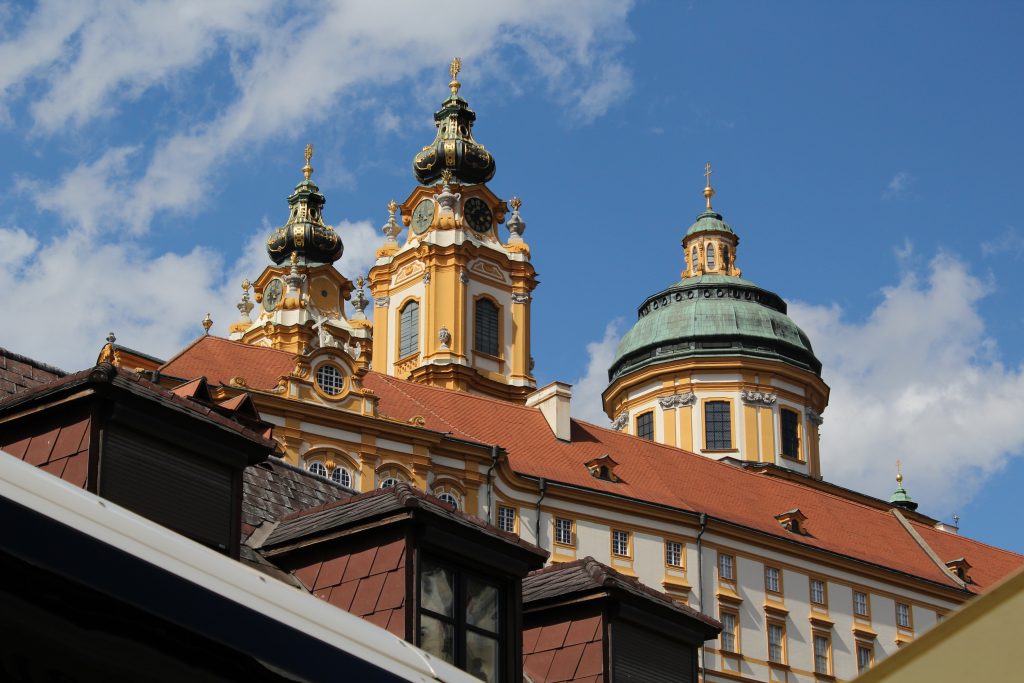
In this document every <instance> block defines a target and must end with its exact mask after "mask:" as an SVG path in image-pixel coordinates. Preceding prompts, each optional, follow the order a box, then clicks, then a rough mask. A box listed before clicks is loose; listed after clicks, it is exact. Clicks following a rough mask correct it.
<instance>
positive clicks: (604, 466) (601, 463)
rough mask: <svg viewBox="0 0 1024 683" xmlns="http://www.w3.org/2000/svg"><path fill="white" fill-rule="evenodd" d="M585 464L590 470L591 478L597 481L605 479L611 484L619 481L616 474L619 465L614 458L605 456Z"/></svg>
mask: <svg viewBox="0 0 1024 683" xmlns="http://www.w3.org/2000/svg"><path fill="white" fill-rule="evenodd" d="M585 464H586V466H587V469H588V470H590V476H592V477H594V478H595V479H604V480H605V481H611V482H617V481H619V477H618V475H616V474H615V468H616V467H617V466H618V464H619V463H617V462H615V460H613V459H612V456H610V455H608V454H605V455H602V456H600V457H597V458H594V459H593V460H588V461H587V462H586V463H585Z"/></svg>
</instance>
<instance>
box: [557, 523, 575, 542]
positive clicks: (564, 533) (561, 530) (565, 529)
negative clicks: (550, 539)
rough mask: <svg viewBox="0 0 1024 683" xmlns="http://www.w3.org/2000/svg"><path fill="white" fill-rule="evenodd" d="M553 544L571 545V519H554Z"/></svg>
mask: <svg viewBox="0 0 1024 683" xmlns="http://www.w3.org/2000/svg"><path fill="white" fill-rule="evenodd" d="M555 543H557V544H558V545H573V538H572V520H571V519H566V518H565V517H555Z"/></svg>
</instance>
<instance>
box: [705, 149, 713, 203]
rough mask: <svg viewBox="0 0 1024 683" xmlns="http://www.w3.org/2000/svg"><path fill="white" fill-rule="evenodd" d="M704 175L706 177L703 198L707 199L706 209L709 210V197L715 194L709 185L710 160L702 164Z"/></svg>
mask: <svg viewBox="0 0 1024 683" xmlns="http://www.w3.org/2000/svg"><path fill="white" fill-rule="evenodd" d="M704 177H705V178H707V185H705V187H704V199H706V200H707V206H708V211H710V210H711V198H712V197H714V196H715V190H714V188H713V187H711V162H710V161H709V162H708V163H706V164H704Z"/></svg>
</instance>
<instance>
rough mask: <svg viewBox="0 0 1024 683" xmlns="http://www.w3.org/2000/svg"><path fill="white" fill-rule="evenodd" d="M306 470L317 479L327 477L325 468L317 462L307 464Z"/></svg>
mask: <svg viewBox="0 0 1024 683" xmlns="http://www.w3.org/2000/svg"><path fill="white" fill-rule="evenodd" d="M308 469H309V473H310V474H315V475H316V476H318V477H326V476H327V466H326V465H324V464H323V463H322V462H320V461H319V460H314V461H313V462H311V463H309V467H308Z"/></svg>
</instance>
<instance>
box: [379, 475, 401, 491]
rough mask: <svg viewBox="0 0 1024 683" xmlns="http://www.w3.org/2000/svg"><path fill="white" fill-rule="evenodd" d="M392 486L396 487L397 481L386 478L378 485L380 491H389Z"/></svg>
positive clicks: (392, 478)
mask: <svg viewBox="0 0 1024 683" xmlns="http://www.w3.org/2000/svg"><path fill="white" fill-rule="evenodd" d="M392 486H398V480H397V479H395V478H394V477H387V478H386V479H385V480H384V481H382V482H381V483H380V487H381V488H382V489H389V488H391V487H392Z"/></svg>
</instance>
